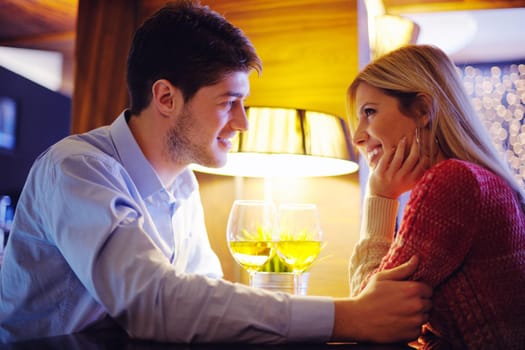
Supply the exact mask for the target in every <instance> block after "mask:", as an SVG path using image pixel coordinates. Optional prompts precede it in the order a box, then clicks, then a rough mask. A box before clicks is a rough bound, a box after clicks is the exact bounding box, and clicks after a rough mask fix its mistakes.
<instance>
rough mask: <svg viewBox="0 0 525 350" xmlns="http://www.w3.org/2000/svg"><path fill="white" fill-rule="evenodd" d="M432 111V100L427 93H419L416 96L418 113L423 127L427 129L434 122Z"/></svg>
mask: <svg viewBox="0 0 525 350" xmlns="http://www.w3.org/2000/svg"><path fill="white" fill-rule="evenodd" d="M432 110H433V108H432V98H431V97H430V96H429V95H428V94H426V93H422V92H420V93H418V94H417V96H416V112H417V113H418V116H419V117H420V118H419V120H420V122H421V126H422V127H427V126H428V125H429V124H430V122H431V121H432V120H431V115H432Z"/></svg>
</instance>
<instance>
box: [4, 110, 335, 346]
mask: <svg viewBox="0 0 525 350" xmlns="http://www.w3.org/2000/svg"><path fill="white" fill-rule="evenodd" d="M126 115H127V112H123V113H122V114H121V115H120V116H119V117H118V118H117V119H116V120H115V122H114V123H113V124H112V125H110V126H105V127H102V128H98V129H95V130H93V131H91V132H88V133H85V134H81V135H73V136H70V137H67V138H66V139H64V140H62V141H60V142H58V143H57V144H55V145H54V146H52V147H50V148H49V149H48V150H47V151H46V152H44V153H43V154H42V155H41V156H40V157H39V158H38V159H37V160H36V161H35V163H34V165H33V167H32V169H31V171H30V174H29V176H28V179H27V181H26V184H25V186H24V189H23V191H22V194H21V197H20V199H19V202H18V205H17V210H16V214H15V219H14V222H13V227H12V230H11V235H10V237H9V241H8V244H7V247H6V250H5V255H4V261H3V265H2V267H1V269H0V273H1V274H0V277H1V279H0V341H1V342H8V341H14V340H22V339H27V338H35V337H43V336H53V335H60V334H67V333H73V332H78V331H82V330H85V329H87V328H90V327H103V326H105V325H107V324H108V320H111V322H113V323H112V325H113V326H115V324H118V325H119V326H120V327H122V328H123V329H125V330H126V331H127V332H128V333H129V334H130V335H131V336H132V337H137V338H147V339H155V340H159V341H173V342H218V341H220V342H261V343H263V342H271V343H277V342H284V341H326V340H327V339H328V338H329V336H330V335H331V332H332V328H333V318H334V304H333V300H332V299H331V298H326V297H295V296H290V295H288V294H282V293H269V292H264V291H261V290H256V289H251V288H248V287H246V286H243V285H240V284H232V283H230V282H228V281H225V280H222V279H220V277H222V271H221V267H220V262H219V260H218V258H217V256H216V255H215V253H214V252H213V251H212V249H211V247H210V244H209V241H208V237H207V232H206V228H205V226H204V214H203V210H202V205H201V201H200V197H199V191H198V185H197V181H196V179H195V176H194V174H193V173H192V172H191V171H190V170H186V171H185V172H183V173H182V174H181V175H179V176H178V178H177V179H176V181H175V184H174V185H173V188H164V186H163V185H162V184H161V181H160V180H159V178H158V176H157V174H156V173H155V171H154V169H153V168H152V166H151V165H150V163H149V162H148V161H147V159H146V158H145V156H144V155H143V153H142V152H141V150H140V148H139V146H138V145H137V143H136V142H135V139H134V138H133V135H132V134H131V132H130V130H129V128H128V125H127V122H126Z"/></svg>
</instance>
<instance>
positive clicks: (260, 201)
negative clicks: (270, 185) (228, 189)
mask: <svg viewBox="0 0 525 350" xmlns="http://www.w3.org/2000/svg"><path fill="white" fill-rule="evenodd" d="M234 203H237V204H248V205H260V204H271V205H273V202H271V201H267V200H264V199H236V200H235V201H234Z"/></svg>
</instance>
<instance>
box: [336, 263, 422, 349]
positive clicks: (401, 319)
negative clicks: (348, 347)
mask: <svg viewBox="0 0 525 350" xmlns="http://www.w3.org/2000/svg"><path fill="white" fill-rule="evenodd" d="M417 263H418V261H417V258H416V257H412V258H411V259H410V260H409V261H408V262H406V263H404V264H403V265H400V266H398V267H396V268H394V269H391V270H384V271H381V272H379V273H377V274H376V275H374V276H373V277H372V278H371V279H370V281H369V282H368V285H367V286H366V288H365V289H364V290H363V291H362V292H361V293H360V294H359V295H358V296H357V297H356V298H354V299H338V300H336V303H335V324H334V331H333V338H334V340H356V341H370V342H378V343H391V342H398V341H410V340H413V339H416V338H417V337H418V336H419V334H420V332H421V325H423V324H424V323H425V322H427V321H428V312H429V310H430V308H431V306H432V302H431V300H430V297H431V296H432V289H431V288H430V287H429V286H427V285H426V284H424V283H421V282H415V281H406V279H407V278H408V277H410V276H411V275H412V274H413V273H414V271H415V270H416V268H417Z"/></svg>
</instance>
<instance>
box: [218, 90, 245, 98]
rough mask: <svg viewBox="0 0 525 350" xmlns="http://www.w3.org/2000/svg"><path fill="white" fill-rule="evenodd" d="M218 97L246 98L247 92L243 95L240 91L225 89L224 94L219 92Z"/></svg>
mask: <svg viewBox="0 0 525 350" xmlns="http://www.w3.org/2000/svg"><path fill="white" fill-rule="evenodd" d="M219 97H238V98H246V97H248V94H247V95H244V94H242V93H240V92H235V91H227V92H225V93H224V94H221V95H220V96H219Z"/></svg>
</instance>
